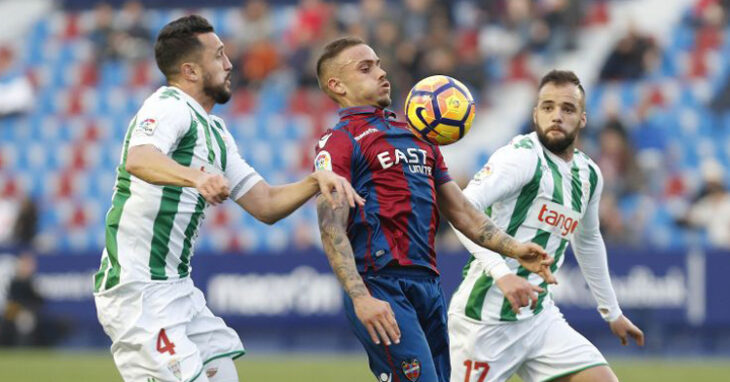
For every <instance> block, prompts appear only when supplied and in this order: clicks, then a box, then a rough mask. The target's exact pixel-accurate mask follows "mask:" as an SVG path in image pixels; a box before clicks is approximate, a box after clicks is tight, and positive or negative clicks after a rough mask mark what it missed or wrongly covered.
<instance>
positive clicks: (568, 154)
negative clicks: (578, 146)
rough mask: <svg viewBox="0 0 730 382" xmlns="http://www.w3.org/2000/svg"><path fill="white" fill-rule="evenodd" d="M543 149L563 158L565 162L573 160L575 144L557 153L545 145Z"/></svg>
mask: <svg viewBox="0 0 730 382" xmlns="http://www.w3.org/2000/svg"><path fill="white" fill-rule="evenodd" d="M543 147H544V146H543ZM545 149H546V150H547V151H550V153H551V154H553V155H555V156H556V157H558V158H560V159H562V160H564V161H565V162H570V161H572V160H573V153H574V152H575V144H572V145H570V146H568V147H567V148H566V149H565V150H564V151H563V152H559V153H556V152H555V151H552V150H550V149H548V148H547V147H546V148H545Z"/></svg>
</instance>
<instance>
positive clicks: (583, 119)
mask: <svg viewBox="0 0 730 382" xmlns="http://www.w3.org/2000/svg"><path fill="white" fill-rule="evenodd" d="M587 123H588V115H587V114H586V112H585V111H583V112H581V113H580V128H581V129H582V128H584V127H586V124H587Z"/></svg>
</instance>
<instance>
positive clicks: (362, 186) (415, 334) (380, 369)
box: [315, 38, 551, 382]
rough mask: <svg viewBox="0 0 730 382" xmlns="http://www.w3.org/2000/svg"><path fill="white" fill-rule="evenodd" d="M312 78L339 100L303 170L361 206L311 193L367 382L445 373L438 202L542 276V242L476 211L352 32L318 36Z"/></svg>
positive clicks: (439, 377) (459, 222)
mask: <svg viewBox="0 0 730 382" xmlns="http://www.w3.org/2000/svg"><path fill="white" fill-rule="evenodd" d="M317 77H318V79H319V83H320V87H321V88H322V89H323V90H324V92H325V93H326V94H327V95H329V96H330V97H331V98H332V99H334V100H335V101H336V102H337V103H338V104H339V105H340V106H341V107H342V108H341V109H340V111H339V115H340V122H339V123H338V124H337V125H336V126H335V127H334V128H333V129H330V130H329V131H328V132H326V133H325V134H324V135H323V136H322V138H321V139H320V141H319V143H318V144H317V147H316V150H317V155H316V157H315V168H316V169H318V170H333V171H334V172H336V173H337V174H340V175H342V176H343V177H345V178H347V179H348V180H349V181H351V182H352V184H353V186H354V188H355V190H356V191H357V193H358V194H359V195H362V196H363V197H364V198H365V200H366V202H365V206H362V207H361V206H356V207H353V208H350V210H349V211H348V210H345V209H337V210H335V209H332V207H331V206H330V205H329V204H328V203H327V202H326V200H325V199H324V198H319V199H318V205H317V212H318V215H319V226H320V232H321V236H322V242H323V245H324V250H325V252H326V254H327V257H328V259H329V261H330V264H331V266H332V269H333V270H334V272H335V274H336V275H337V278H338V279H339V281H340V283H341V284H342V286H343V287H344V289H345V292H346V294H345V311H346V313H347V316H348V318H349V320H350V323H351V325H352V328H353V331H354V332H355V334H356V336H357V337H358V339H359V340H360V342H361V343H362V344H363V346H364V347H365V350H366V351H367V353H368V357H369V359H370V369H371V370H372V372H373V373H374V374H375V376H376V377H377V378H378V380H379V381H408V380H410V381H416V380H421V381H429V382H434V381H447V380H448V379H449V373H450V371H449V369H450V366H449V354H448V350H449V345H448V334H447V326H446V313H447V306H446V301H445V299H444V296H443V293H442V291H441V286H440V281H439V271H438V269H437V266H436V253H435V252H434V236H435V234H436V229H437V227H438V222H439V211H441V212H442V213H443V214H444V215H445V216H446V217H447V218H448V219H449V220H450V221H451V222H452V223H453V224H454V226H455V227H457V228H458V229H460V230H462V232H464V234H465V235H466V236H467V237H469V238H471V239H472V240H474V241H476V242H477V243H479V244H480V245H484V246H486V247H488V248H491V249H492V250H495V251H498V252H500V253H502V254H504V255H506V256H510V257H514V258H517V259H519V260H518V261H519V263H520V264H522V265H523V266H525V267H526V268H527V269H531V270H533V271H536V272H540V273H541V274H543V275H545V277H546V278H548V279H550V278H551V276H550V274H549V272H550V270H549V267H548V265H549V264H551V261H550V259H549V257H548V256H547V255H546V254H545V253H544V251H543V250H542V248H541V247H540V246H538V245H536V244H534V243H527V244H521V243H519V242H517V241H515V240H514V239H513V238H512V237H510V236H508V235H506V234H505V233H504V232H502V231H501V230H499V229H497V228H496V227H495V225H494V224H492V222H491V220H490V219H489V218H488V217H487V216H485V215H484V214H483V213H481V212H480V211H478V210H476V209H475V208H474V207H473V206H472V205H471V204H470V203H469V201H468V200H467V199H466V198H465V197H464V196H463V195H462V193H461V190H460V189H459V187H458V186H457V185H456V183H455V182H453V181H452V180H451V178H450V177H449V174H448V170H447V168H446V164H445V163H444V159H443V157H442V156H441V152H440V151H439V148H438V146H433V145H430V144H428V143H425V142H424V141H421V140H419V139H418V138H417V137H416V136H415V135H413V134H412V133H411V132H410V130H408V129H407V128H406V126H405V124H404V123H402V122H396V121H395V120H394V114H393V113H392V112H390V111H388V110H387V109H385V107H387V106H389V105H390V84H389V83H388V80H387V79H386V72H385V71H384V70H383V69H382V68H381V67H380V60H379V59H378V56H377V55H376V54H375V52H374V51H373V50H372V49H371V48H370V47H369V46H368V45H366V44H365V43H364V42H363V41H362V40H360V39H357V38H342V39H339V40H335V41H333V42H331V43H330V44H328V45H327V46H326V47H325V49H324V52H323V54H322V55H321V56H320V58H319V60H318V62H317Z"/></svg>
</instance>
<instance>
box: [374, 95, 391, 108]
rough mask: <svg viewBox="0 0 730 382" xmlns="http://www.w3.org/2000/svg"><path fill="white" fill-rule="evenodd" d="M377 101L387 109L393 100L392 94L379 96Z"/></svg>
mask: <svg viewBox="0 0 730 382" xmlns="http://www.w3.org/2000/svg"><path fill="white" fill-rule="evenodd" d="M377 102H378V106H380V107H381V108H383V109H385V108H386V107H388V106H390V102H391V101H390V96H388V97H381V98H378V101H377Z"/></svg>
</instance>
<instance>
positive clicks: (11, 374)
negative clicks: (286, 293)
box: [0, 349, 730, 382]
mask: <svg viewBox="0 0 730 382" xmlns="http://www.w3.org/2000/svg"><path fill="white" fill-rule="evenodd" d="M236 366H237V367H238V373H239V375H240V377H241V381H246V382H254V381H261V382H277V381H298V382H310V381H311V382H322V381H347V382H372V381H374V380H375V378H374V377H373V376H372V375H371V374H370V371H369V370H368V366H367V360H366V358H365V356H364V355H302V354H280V355H267V356H250V355H247V356H244V357H242V358H239V359H238V360H237V361H236ZM611 366H612V367H613V369H614V371H615V372H616V374H617V375H618V377H619V379H620V380H621V381H623V382H652V381H662V382H686V381H692V382H712V381H724V380H727V379H726V378H727V376H728V375H730V360H728V359H714V360H702V359H680V358H672V359H666V360H663V359H656V358H653V359H632V360H621V359H618V360H613V361H612V362H611ZM0 376H1V377H0V380H2V381H13V382H25V381H28V382H31V381H32V382H37V381H54V382H78V381H89V382H92V381H114V382H117V381H121V378H120V376H119V373H118V372H117V370H116V368H115V367H114V363H113V362H112V357H111V355H109V354H108V353H106V352H60V351H45V350H41V351H39V350H12V349H4V350H0ZM513 381H519V379H518V378H513V379H511V380H510V382H513ZM423 382H427V381H423Z"/></svg>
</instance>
